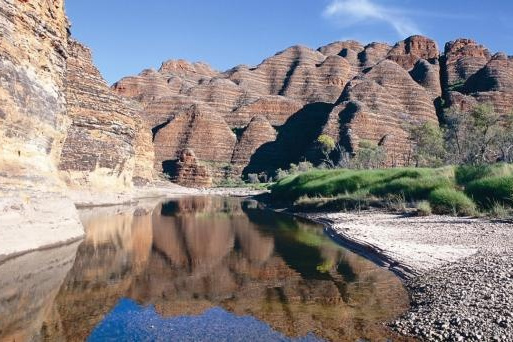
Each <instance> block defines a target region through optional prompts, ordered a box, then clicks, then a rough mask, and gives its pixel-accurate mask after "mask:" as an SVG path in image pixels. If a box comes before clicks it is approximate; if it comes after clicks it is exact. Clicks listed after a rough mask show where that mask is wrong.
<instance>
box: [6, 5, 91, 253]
mask: <svg viewBox="0 0 513 342" xmlns="http://www.w3.org/2000/svg"><path fill="white" fill-rule="evenodd" d="M63 6H64V4H63V1H62V0H55V1H19V0H16V1H14V0H0V222H1V223H0V241H2V243H0V260H1V259H2V258H4V257H6V256H7V255H9V254H12V253H19V252H25V251H29V250H33V249H36V248H40V247H42V246H49V245H52V244H54V243H56V242H62V241H69V240H73V239H77V238H79V237H80V236H82V235H83V227H82V225H81V223H80V221H79V219H78V216H77V213H76V209H75V207H74V205H73V203H72V202H71V201H70V200H69V199H68V198H66V197H65V196H63V195H62V192H63V191H64V184H63V182H61V181H60V179H59V178H58V172H57V167H56V165H57V163H58V161H59V158H60V154H61V150H62V145H63V142H64V140H65V139H66V136H67V129H68V126H69V125H70V123H71V121H70V120H69V118H68V117H67V115H66V106H65V104H66V102H65V95H64V91H63V88H64V75H65V71H66V59H67V57H68V46H67V41H68V33H67V29H68V21H67V18H66V16H65V14H64V8H63Z"/></svg>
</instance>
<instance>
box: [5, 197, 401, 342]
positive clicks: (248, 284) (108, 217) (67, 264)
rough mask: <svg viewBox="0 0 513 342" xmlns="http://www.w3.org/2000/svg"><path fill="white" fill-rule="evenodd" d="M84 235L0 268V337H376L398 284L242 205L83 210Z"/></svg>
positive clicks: (188, 202) (207, 200)
mask: <svg viewBox="0 0 513 342" xmlns="http://www.w3.org/2000/svg"><path fill="white" fill-rule="evenodd" d="M80 215H81V219H82V221H83V224H84V227H85V229H86V236H85V239H84V240H83V241H82V242H80V243H74V244H70V245H67V246H62V247H59V248H53V249H49V250H43V251H38V252H34V253H29V254H26V255H23V256H21V257H17V258H13V259H10V260H8V261H6V262H4V263H3V264H1V265H0V340H2V341H3V340H5V341H28V340H49V341H84V340H88V341H322V340H332V341H357V340H360V341H364V340H368V341H384V340H386V339H387V338H391V339H393V340H401V339H399V338H398V337H397V336H395V335H394V334H393V333H392V332H391V331H390V330H388V328H386V327H385V326H384V325H383V324H382V323H380V322H382V321H384V320H390V319H393V318H394V317H396V316H398V315H399V314H401V313H402V312H404V311H405V310H406V309H407V308H408V295H407V293H406V291H405V289H404V288H403V286H402V284H401V282H400V280H399V279H398V278H397V277H395V276H394V275H393V274H392V273H390V272H389V271H387V270H384V269H382V268H379V267H378V266H376V265H375V264H373V263H372V262H370V261H368V260H366V259H365V258H363V257H361V256H358V255H356V254H354V253H352V252H350V251H348V250H346V249H344V248H342V247H340V246H338V245H337V244H336V243H335V242H333V241H332V240H331V239H330V238H329V237H328V236H327V235H325V234H324V232H323V228H322V227H321V226H319V225H316V224H313V223H311V222H308V221H304V220H301V219H298V218H295V217H291V216H289V215H285V214H279V213H275V212H272V211H270V210H266V209H263V208H262V207H261V206H260V205H259V203H257V202H255V201H253V200H244V199H238V198H224V197H215V196H209V197H186V198H178V199H174V200H166V201H163V202H162V201H160V202H158V201H152V200H147V201H145V202H142V203H140V204H139V205H137V206H132V207H126V206H118V207H99V208H89V209H82V210H81V211H80Z"/></svg>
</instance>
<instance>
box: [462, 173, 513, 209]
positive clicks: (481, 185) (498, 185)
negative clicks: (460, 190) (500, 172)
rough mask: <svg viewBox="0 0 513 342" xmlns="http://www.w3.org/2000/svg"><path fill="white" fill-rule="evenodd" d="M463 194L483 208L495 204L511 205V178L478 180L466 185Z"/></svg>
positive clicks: (512, 188)
mask: <svg viewBox="0 0 513 342" xmlns="http://www.w3.org/2000/svg"><path fill="white" fill-rule="evenodd" d="M465 193H466V194H467V195H469V196H470V197H472V198H473V199H474V201H476V202H477V203H478V204H479V205H481V206H483V207H487V208H489V207H491V206H493V204H495V203H501V204H507V205H513V176H499V177H486V178H482V179H478V180H476V181H473V182H471V183H469V184H468V185H467V187H466V189H465Z"/></svg>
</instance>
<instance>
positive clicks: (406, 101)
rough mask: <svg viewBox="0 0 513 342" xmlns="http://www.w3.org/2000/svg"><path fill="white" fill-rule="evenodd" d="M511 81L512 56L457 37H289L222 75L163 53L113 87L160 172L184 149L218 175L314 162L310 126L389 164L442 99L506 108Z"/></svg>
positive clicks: (403, 158)
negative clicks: (159, 60)
mask: <svg viewBox="0 0 513 342" xmlns="http://www.w3.org/2000/svg"><path fill="white" fill-rule="evenodd" d="M511 80H512V69H511V58H510V57H507V56H505V55H504V54H496V55H494V56H492V55H491V54H490V53H489V51H488V50H487V49H486V48H484V47H483V46H481V45H479V44H477V43H476V42H474V41H472V40H468V39H459V40H456V41H454V42H450V43H447V44H446V46H445V50H444V52H443V53H442V54H441V53H440V51H439V48H438V46H437V44H436V42H435V41H433V40H432V39H429V38H426V37H422V36H412V37H409V38H407V39H405V40H403V41H400V42H398V43H397V44H395V45H393V46H391V45H388V44H383V43H371V44H368V45H366V46H363V45H361V44H360V43H358V42H355V41H345V42H334V43H331V44H329V45H326V46H323V47H320V48H318V49H317V50H312V49H309V48H307V47H303V46H293V47H291V48H288V49H286V50H284V51H282V52H279V53H277V54H276V55H275V56H272V57H270V58H268V59H266V60H264V61H263V62H262V63H261V64H259V65H257V66H256V67H248V66H244V65H241V66H237V67H235V68H233V69H230V70H228V71H226V72H217V71H214V70H213V69H211V68H209V67H208V66H207V65H205V64H203V63H188V62H186V61H183V60H178V61H173V60H171V61H168V62H164V63H163V64H162V67H161V68H160V69H159V70H158V71H155V70H145V71H143V72H141V74H139V75H138V76H131V77H126V78H124V79H122V80H120V81H119V82H117V83H116V84H115V85H114V86H113V89H114V91H116V92H117V93H119V94H120V95H123V96H126V97H129V98H132V99H135V100H137V101H139V102H140V103H141V105H142V106H143V108H144V109H143V110H142V111H141V113H142V120H144V121H145V122H146V123H147V124H148V125H150V126H151V127H153V132H154V146H155V155H156V162H155V168H156V171H158V172H161V171H164V172H166V170H165V168H164V167H163V165H164V164H165V163H166V162H167V161H176V160H177V159H178V157H179V153H180V151H182V150H183V149H185V148H189V149H192V150H193V151H194V152H195V154H196V156H197V157H198V160H199V162H200V163H203V164H204V165H205V166H207V167H208V168H209V170H210V172H211V174H212V175H214V179H219V178H222V177H223V176H224V177H226V176H230V175H231V176H234V175H235V176H239V175H241V174H247V173H249V172H254V173H259V172H261V171H267V172H273V171H274V170H275V169H276V168H278V167H288V165H289V163H291V162H294V163H297V162H298V161H300V160H303V159H305V158H306V159H310V160H312V161H313V162H314V163H315V162H318V161H319V154H318V153H315V143H314V141H315V138H316V137H317V136H316V135H318V134H320V133H325V134H328V135H330V136H332V137H333V138H334V139H335V140H336V141H338V142H340V144H341V145H342V146H344V147H345V148H346V149H347V150H348V151H350V152H355V151H356V150H357V149H358V146H359V143H360V142H361V141H363V140H366V141H371V142H374V143H379V144H382V145H383V146H384V147H385V149H386V151H387V156H388V158H387V164H388V165H390V166H392V165H405V164H407V163H408V155H409V154H410V149H411V146H412V144H411V142H410V140H409V134H408V127H410V126H411V125H418V124H421V123H423V122H426V121H431V122H435V123H436V122H438V120H439V115H440V113H441V112H442V111H443V110H444V108H445V109H447V108H450V107H454V108H457V109H458V108H459V109H468V108H469V107H471V106H473V105H475V104H477V103H479V102H491V103H492V104H493V105H494V106H495V107H496V109H497V110H498V111H500V112H503V113H508V112H510V111H511V109H512V107H513V105H511V103H512V101H511V99H512V96H513V86H512V85H511V84H510V83H511ZM444 106H445V107H444ZM205 113H206V114H205ZM205 122H209V123H208V124H206V123H205ZM207 126H208V127H209V129H208V130H207V129H205V128H201V127H207ZM198 127H200V128H198ZM230 130H231V131H233V133H234V134H235V135H232V134H230ZM206 137H208V139H205V138H206ZM230 155H231V158H230ZM226 170H229V172H227V171H226Z"/></svg>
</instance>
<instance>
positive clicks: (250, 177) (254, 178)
mask: <svg viewBox="0 0 513 342" xmlns="http://www.w3.org/2000/svg"><path fill="white" fill-rule="evenodd" d="M248 181H249V182H250V183H251V184H258V183H260V180H259V179H258V175H257V174H256V173H250V174H248Z"/></svg>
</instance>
